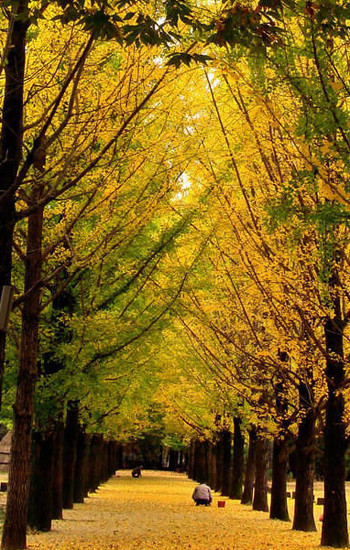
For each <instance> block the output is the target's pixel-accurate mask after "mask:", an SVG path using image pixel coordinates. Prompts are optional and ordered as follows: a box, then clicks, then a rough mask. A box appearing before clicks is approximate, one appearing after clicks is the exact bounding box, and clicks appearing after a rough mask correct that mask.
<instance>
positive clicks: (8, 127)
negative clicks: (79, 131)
mask: <svg viewBox="0 0 350 550" xmlns="http://www.w3.org/2000/svg"><path fill="white" fill-rule="evenodd" d="M27 3H28V2H27V0H19V2H18V5H17V10H16V13H17V14H18V15H20V16H21V17H18V18H17V17H16V19H15V20H14V22H13V28H12V32H11V39H10V43H9V49H8V55H7V59H6V63H5V67H4V69H5V93H4V101H3V105H2V113H1V117H2V126H1V139H0V181H1V191H0V291H1V287H2V286H3V285H10V284H11V271H12V247H13V231H14V227H15V223H16V211H15V189H14V182H15V178H16V175H17V171H18V166H19V163H20V160H21V156H22V140H23V88H24V70H25V57H26V50H25V44H26V34H27V29H28V21H27V20H26V19H25V17H26V8H27ZM10 24H11V22H9V25H10ZM9 32H10V31H9ZM5 344H6V333H5V332H0V410H1V401H2V382H3V375H4V364H5ZM6 529H7V528H6ZM3 538H4V537H3ZM10 539H11V540H13V542H10ZM21 540H22V539H21ZM6 541H7V542H6ZM3 544H7V547H8V548H10V546H9V545H12V547H13V548H15V547H16V544H17V543H15V535H12V537H10V538H8V536H7V534H6V536H5V539H4V542H3ZM4 548H5V547H4Z"/></svg>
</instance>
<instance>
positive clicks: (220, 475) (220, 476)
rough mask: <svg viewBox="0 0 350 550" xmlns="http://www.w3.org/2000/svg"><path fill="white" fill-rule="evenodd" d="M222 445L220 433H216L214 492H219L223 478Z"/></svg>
mask: <svg viewBox="0 0 350 550" xmlns="http://www.w3.org/2000/svg"><path fill="white" fill-rule="evenodd" d="M223 455H224V453H223V443H222V432H219V433H218V439H217V442H216V486H215V487H214V490H215V491H216V492H219V491H221V489H222V485H223V476H224V460H223Z"/></svg>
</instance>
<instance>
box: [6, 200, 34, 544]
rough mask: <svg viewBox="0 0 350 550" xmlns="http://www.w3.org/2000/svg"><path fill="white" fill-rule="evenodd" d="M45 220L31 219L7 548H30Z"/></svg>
mask: <svg viewBox="0 0 350 550" xmlns="http://www.w3.org/2000/svg"><path fill="white" fill-rule="evenodd" d="M42 221H43V210H42V209H41V210H38V211H37V212H36V213H35V214H32V215H31V216H30V218H29V220H28V235H27V254H26V260H25V298H24V302H23V310H22V336H21V350H20V360H19V372H18V380H17V393H16V402H15V405H14V425H13V435H12V446H11V459H10V467H9V492H8V498H7V507H6V516H5V523H4V529H3V537H2V548H3V549H6V550H14V549H17V548H25V547H26V525H27V509H28V495H29V479H30V476H29V474H30V452H31V436H32V422H33V411H34V393H35V383H36V379H37V353H38V329H39V312H40V289H39V288H38V287H37V283H38V281H40V277H41V268H42V254H41V241H42Z"/></svg>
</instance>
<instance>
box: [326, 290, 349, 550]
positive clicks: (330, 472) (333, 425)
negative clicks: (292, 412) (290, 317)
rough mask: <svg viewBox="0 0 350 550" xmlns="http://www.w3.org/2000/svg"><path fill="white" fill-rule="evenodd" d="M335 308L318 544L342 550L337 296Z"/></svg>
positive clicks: (330, 322)
mask: <svg viewBox="0 0 350 550" xmlns="http://www.w3.org/2000/svg"><path fill="white" fill-rule="evenodd" d="M331 286H332V285H331ZM334 286H335V284H334ZM334 306H335V307H334V311H335V315H334V317H333V318H332V319H331V318H328V319H327V321H326V323H325V338H326V349H327V352H328V357H327V365H326V376H327V385H328V399H327V404H326V424H325V431H324V444H325V452H324V459H325V477H324V498H325V504H324V519H323V523H322V538H321V544H322V546H332V547H337V548H338V547H339V548H344V547H348V546H349V537H348V527H347V514H346V498H345V477H346V476H345V451H346V438H345V423H344V418H343V416H344V397H343V394H342V393H341V385H342V383H343V381H344V376H345V375H344V348H343V324H342V317H341V305H340V298H339V296H336V297H335V298H334Z"/></svg>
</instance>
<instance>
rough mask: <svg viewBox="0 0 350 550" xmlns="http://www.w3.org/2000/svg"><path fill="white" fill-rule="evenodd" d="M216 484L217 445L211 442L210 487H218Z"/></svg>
mask: <svg viewBox="0 0 350 550" xmlns="http://www.w3.org/2000/svg"><path fill="white" fill-rule="evenodd" d="M216 484H217V471H216V445H215V444H214V443H212V442H210V443H209V485H210V487H216Z"/></svg>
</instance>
